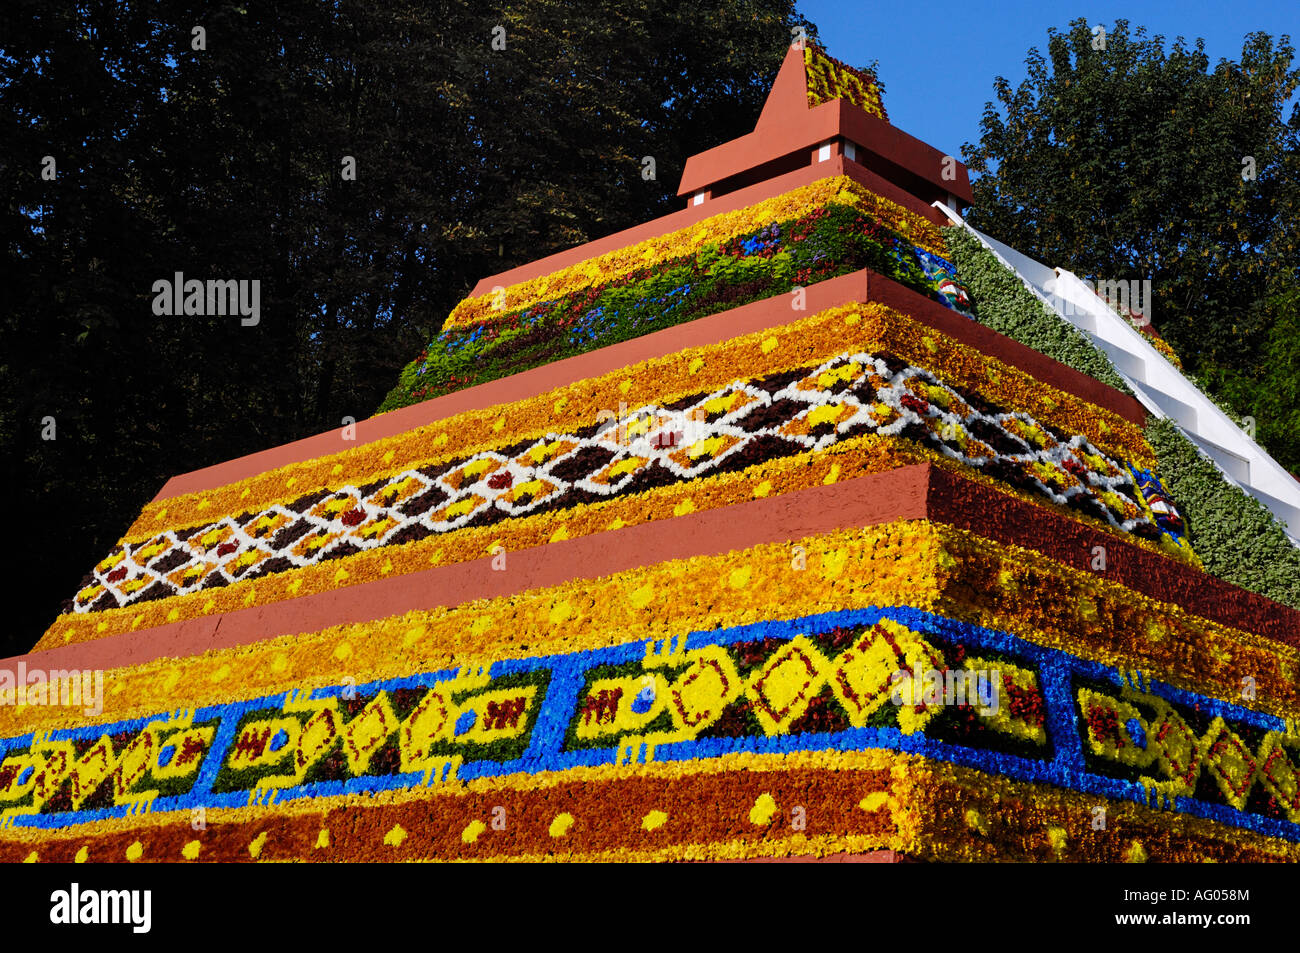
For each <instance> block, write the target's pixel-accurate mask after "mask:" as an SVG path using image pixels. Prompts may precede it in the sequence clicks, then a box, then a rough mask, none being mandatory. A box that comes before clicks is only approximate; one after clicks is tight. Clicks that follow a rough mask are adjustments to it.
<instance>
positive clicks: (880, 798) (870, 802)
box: [858, 791, 889, 813]
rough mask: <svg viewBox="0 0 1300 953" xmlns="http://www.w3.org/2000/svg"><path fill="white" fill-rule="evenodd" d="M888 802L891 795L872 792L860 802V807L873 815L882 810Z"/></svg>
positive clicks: (882, 792)
mask: <svg viewBox="0 0 1300 953" xmlns="http://www.w3.org/2000/svg"><path fill="white" fill-rule="evenodd" d="M888 801H889V795H888V794H886V793H885V792H884V791H872V792H871V793H870V794H868V795H867V796H866V797H864V798H863V799H862V800H861V801H859V802H858V807H860V808H862V810H864V811H866V812H868V813H872V812H875V811H878V810H880V809H881V808H882V807H884V806H885V804H886V803H888Z"/></svg>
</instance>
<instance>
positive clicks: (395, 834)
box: [384, 824, 406, 847]
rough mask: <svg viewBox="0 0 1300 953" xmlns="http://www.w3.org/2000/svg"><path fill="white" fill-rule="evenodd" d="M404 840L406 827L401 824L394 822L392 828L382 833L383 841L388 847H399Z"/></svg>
mask: <svg viewBox="0 0 1300 953" xmlns="http://www.w3.org/2000/svg"><path fill="white" fill-rule="evenodd" d="M404 840H406V829H405V828H404V827H402V825H401V824H394V825H393V829H392V830H390V831H389V832H388V833H387V834H385V835H384V843H385V844H387V845H388V846H389V847H401V846H402V841H404Z"/></svg>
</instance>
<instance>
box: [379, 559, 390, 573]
mask: <svg viewBox="0 0 1300 953" xmlns="http://www.w3.org/2000/svg"><path fill="white" fill-rule="evenodd" d="M392 571H393V561H392V560H391V559H385V560H384V564H383V565H382V566H380V567H379V572H380V573H381V574H382V575H385V576H387V575H388V574H389V573H390V572H392Z"/></svg>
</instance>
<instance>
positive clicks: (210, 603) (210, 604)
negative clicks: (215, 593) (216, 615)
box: [203, 599, 217, 613]
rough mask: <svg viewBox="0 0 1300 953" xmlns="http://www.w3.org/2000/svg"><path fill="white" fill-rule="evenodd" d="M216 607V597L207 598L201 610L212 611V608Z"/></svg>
mask: <svg viewBox="0 0 1300 953" xmlns="http://www.w3.org/2000/svg"><path fill="white" fill-rule="evenodd" d="M216 607H217V600H216V599H209V600H208V601H207V602H205V603H203V611H204V613H208V612H211V611H212V610H213V609H215V608H216Z"/></svg>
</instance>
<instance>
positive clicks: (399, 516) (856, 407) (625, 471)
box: [71, 352, 1182, 613]
mask: <svg viewBox="0 0 1300 953" xmlns="http://www.w3.org/2000/svg"><path fill="white" fill-rule="evenodd" d="M892 366H894V367H897V366H898V365H897V364H894V365H892ZM760 383H762V382H761V381H755V380H750V379H747V378H741V379H738V380H735V381H732V382H731V383H729V384H726V385H724V386H722V387H720V388H718V389H717V390H715V391H713V392H711V393H708V394H702V395H700V396H699V397H698V398H696V399H695V401H694V402H693V403H691V404H690V405H688V406H685V407H680V406H678V407H677V409H674V410H665V409H663V408H659V407H656V406H654V405H647V406H644V407H641V408H637V409H635V410H631V411H626V412H623V413H622V415H621V416H622V420H621V421H620V422H618V423H617V424H615V422H612V421H611V422H608V423H606V425H605V426H604V427H603V428H602V429H600V430H598V431H597V432H595V433H591V434H590V435H589V436H585V437H583V436H578V435H576V434H573V433H570V434H554V433H551V434H546V435H544V436H542V437H539V438H538V439H537V440H536V441H534V442H533V444H532V445H531V446H530V447H528V448H526V449H524V450H523V451H521V452H518V453H514V454H513V455H512V456H510V457H507V456H505V455H504V454H502V453H499V452H494V451H482V452H479V453H475V454H474V455H472V456H470V457H468V458H465V459H462V460H459V461H454V462H452V463H449V464H448V465H447V467H446V469H445V470H441V471H439V472H437V473H435V474H434V475H430V472H431V471H430V469H429V468H428V467H426V468H425V469H423V470H421V469H418V468H414V469H410V470H406V471H403V472H401V473H398V474H395V475H393V476H391V477H389V478H388V479H386V480H384V481H381V482H380V483H378V484H374V485H371V486H367V487H365V488H361V487H356V486H350V485H349V486H343V487H338V488H335V489H331V490H325V491H323V492H321V493H317V494H311V495H309V496H308V497H305V498H304V499H303V500H302V501H301V505H300V504H298V503H295V504H289V505H280V504H275V505H272V506H269V507H267V508H266V509H265V510H263V511H262V512H260V513H249V514H246V515H242V516H240V517H238V518H235V517H232V516H226V517H223V518H221V519H219V520H217V521H215V522H213V523H211V524H208V525H206V526H198V527H193V528H190V529H182V530H178V531H174V532H171V531H169V532H166V533H162V534H159V535H157V536H155V537H152V538H151V539H149V540H148V541H146V542H145V543H141V544H132V545H130V546H123V547H119V548H118V549H117V550H115V551H114V552H113V553H111V554H110V555H109V556H108V557H106V558H105V559H104V560H102V561H101V562H100V563H99V564H98V565H97V566H96V567H95V570H94V573H93V581H92V583H91V584H89V585H87V586H85V587H84V588H83V589H82V590H81V591H80V592H78V593H77V595H76V597H75V599H74V600H73V605H72V609H71V611H74V612H83V613H84V612H90V611H94V610H99V609H105V608H114V607H118V606H125V605H129V604H131V603H133V602H136V601H139V600H141V599H158V598H163V597H165V596H171V595H177V594H181V593H189V592H195V591H197V590H199V589H202V588H206V587H209V586H212V585H224V584H226V583H229V582H231V581H234V580H236V579H240V578H248V577H249V576H251V575H254V574H255V570H256V571H258V572H260V571H264V570H258V569H257V567H258V566H260V565H261V564H262V563H264V562H268V561H270V560H273V559H274V563H273V567H274V568H273V571H284V570H286V569H290V568H301V567H305V566H310V565H314V564H316V563H318V562H319V561H320V560H321V559H322V558H326V557H330V556H346V555H348V554H350V553H353V552H357V551H360V550H364V549H372V548H374V547H376V546H381V545H392V544H395V543H396V542H397V541H399V540H406V539H410V538H412V537H411V535H410V534H409V533H408V532H407V530H412V529H417V528H418V529H419V530H421V532H419V533H418V534H416V537H415V538H418V537H421V536H427V535H428V534H429V533H445V532H449V531H452V530H456V529H459V528H460V527H462V526H465V525H466V524H467V523H470V522H471V521H474V520H477V519H478V518H479V517H480V516H481V515H482V514H483V513H485V512H486V511H488V510H490V509H495V510H497V511H499V512H500V513H503V514H505V515H508V516H515V517H518V516H523V515H524V514H527V513H529V512H532V511H534V510H537V509H538V508H539V507H542V506H545V505H547V503H548V502H549V501H553V500H556V499H561V498H563V497H564V496H565V495H566V494H567V493H568V491H570V490H578V491H581V492H584V493H589V494H595V495H597V496H601V497H613V496H615V495H617V494H620V493H625V492H632V491H633V489H634V488H637V487H641V486H642V485H643V481H641V480H637V479H634V478H636V477H637V476H638V475H639V474H642V473H644V472H646V471H648V470H651V469H654V468H658V469H659V470H660V471H661V472H664V473H666V474H667V476H668V478H669V479H678V480H687V479H695V478H698V477H702V476H704V475H706V474H708V473H710V472H718V468H720V467H723V466H725V465H726V463H727V461H729V460H732V459H733V458H734V457H736V456H737V455H741V456H744V455H745V453H746V450H747V448H750V447H751V446H752V445H753V444H754V443H755V442H756V441H762V442H763V443H761V444H760V446H762V447H763V448H764V449H763V453H768V452H771V451H770V449H769V448H771V447H773V446H778V447H779V446H782V445H784V446H785V447H787V448H795V447H803V448H807V449H814V448H824V447H827V446H829V445H831V444H833V443H834V442H836V441H838V440H842V439H845V438H846V437H848V436H851V435H853V434H857V433H864V432H874V433H876V434H880V435H882V436H896V435H899V434H902V433H904V431H907V434H908V435H909V436H911V437H913V438H915V439H918V440H922V441H923V442H925V443H926V444H927V445H929V446H930V447H931V448H933V449H936V450H938V451H939V452H941V453H943V454H944V455H946V456H948V457H951V458H953V459H955V460H956V461H958V462H959V463H962V464H965V465H967V466H971V467H974V468H977V469H983V470H985V472H989V473H990V474H991V475H993V476H995V477H998V478H1000V479H1007V480H1010V481H1011V482H1012V483H1014V484H1016V485H1018V486H1020V487H1021V488H1023V489H1036V490H1037V492H1038V493H1039V494H1041V495H1043V496H1045V497H1047V498H1048V499H1050V500H1052V501H1053V502H1055V503H1058V504H1062V505H1066V504H1071V503H1078V502H1079V500H1078V499H1077V498H1078V497H1079V496H1081V495H1082V496H1084V497H1086V500H1084V501H1083V502H1084V503H1085V504H1086V505H1084V506H1083V507H1082V508H1083V509H1084V510H1085V511H1087V512H1090V513H1091V514H1092V515H1093V516H1094V517H1096V518H1098V519H1102V520H1106V521H1109V523H1110V524H1111V525H1113V526H1115V527H1116V528H1118V529H1121V530H1124V531H1126V532H1134V531H1137V530H1139V529H1140V530H1141V531H1142V532H1143V533H1144V534H1145V535H1151V534H1152V533H1154V532H1156V524H1155V523H1153V522H1152V521H1153V520H1156V521H1157V522H1158V523H1159V527H1160V529H1161V530H1162V531H1165V532H1169V533H1172V532H1174V531H1175V530H1176V529H1178V528H1180V527H1181V522H1180V517H1179V515H1178V513H1177V511H1176V510H1175V509H1174V508H1173V506H1172V504H1171V503H1170V502H1169V501H1168V498H1167V497H1165V496H1159V498H1158V499H1157V498H1156V497H1154V496H1153V497H1152V499H1153V500H1154V502H1153V503H1151V504H1148V502H1147V501H1146V499H1145V498H1144V497H1143V493H1142V492H1141V491H1140V490H1139V489H1138V488H1137V487H1136V485H1135V478H1134V472H1131V471H1129V470H1128V469H1127V467H1126V466H1121V465H1120V464H1118V463H1117V462H1116V461H1113V460H1111V459H1110V458H1109V457H1107V456H1106V455H1105V454H1104V453H1102V452H1101V451H1100V450H1098V449H1097V448H1096V447H1093V446H1092V445H1091V444H1090V443H1089V442H1088V441H1087V440H1086V439H1085V438H1083V437H1080V436H1075V437H1071V438H1068V439H1061V440H1058V439H1057V437H1056V436H1054V435H1053V433H1052V431H1050V430H1049V429H1048V428H1047V427H1044V426H1042V425H1040V424H1039V423H1038V422H1037V421H1035V420H1033V418H1031V417H1029V416H1028V415H1027V414H1023V413H1000V412H999V413H993V414H985V413H982V412H979V411H976V410H973V409H972V406H971V402H970V401H967V400H965V399H964V398H963V397H962V395H961V394H959V393H958V392H957V391H956V390H954V389H953V388H951V387H948V386H947V385H945V384H943V383H942V382H941V381H939V380H938V378H936V377H935V376H934V375H933V374H931V373H930V372H929V371H927V370H924V369H922V368H919V367H914V366H903V367H902V368H901V369H899V370H897V371H894V370H891V365H890V364H889V363H888V362H887V361H886V360H885V359H883V358H881V357H878V356H876V355H873V354H868V353H852V352H846V353H844V354H840V355H837V356H835V357H832V358H830V359H829V360H827V361H824V362H823V363H822V364H820V365H818V366H816V367H812V368H808V369H804V370H802V371H800V373H799V376H798V377H796V378H795V379H794V380H793V382H791V383H788V384H786V385H785V386H783V387H781V388H780V389H778V390H775V391H773V390H770V389H766V388H765V387H763V386H759V385H760ZM908 428H911V429H908ZM760 459H761V457H760ZM1142 479H1143V480H1144V481H1145V483H1144V486H1145V485H1147V484H1150V485H1151V486H1153V487H1155V486H1156V484H1155V482H1154V477H1151V476H1150V475H1149V474H1145V471H1143V476H1142ZM650 482H651V485H657V482H661V481H650ZM1157 489H1158V487H1157ZM1152 492H1153V493H1154V492H1155V490H1153V491H1152ZM1155 507H1158V511H1157V510H1156V509H1155ZM1171 538H1172V537H1171ZM1174 541H1175V542H1176V543H1178V540H1177V539H1174ZM1179 545H1182V544H1181V543H1179Z"/></svg>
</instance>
